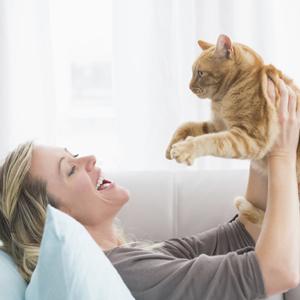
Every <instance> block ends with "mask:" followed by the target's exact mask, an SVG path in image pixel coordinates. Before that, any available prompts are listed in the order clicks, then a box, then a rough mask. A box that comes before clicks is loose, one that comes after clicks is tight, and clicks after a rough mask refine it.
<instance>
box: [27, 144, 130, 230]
mask: <svg viewBox="0 0 300 300" xmlns="http://www.w3.org/2000/svg"><path fill="white" fill-rule="evenodd" d="M30 174H31V175H32V176H33V177H38V178H41V179H42V180H44V181H46V182H47V190H48V192H49V193H50V194H52V195H53V196H54V197H55V198H57V199H58V203H57V207H58V208H59V209H60V210H62V211H64V212H66V213H67V214H69V215H71V216H72V217H74V218H75V219H76V220H77V221H79V222H80V223H81V224H83V225H87V226H94V225H99V224H101V223H103V224H104V223H106V222H112V220H113V219H114V217H115V215H116V214H117V213H118V211H119V210H120V209H121V207H122V206H123V205H124V204H125V203H126V202H127V201H128V198H129V196H128V192H127V190H125V189H124V188H122V187H120V186H118V185H117V184H116V183H110V184H107V188H104V186H103V185H102V186H101V187H100V189H97V188H96V185H97V182H98V179H99V178H100V177H104V178H105V175H104V174H103V172H102V170H101V169H100V168H98V167H96V158H95V157H94V156H92V155H91V156H82V157H80V156H74V155H73V154H72V153H70V152H69V151H68V150H67V149H64V148H56V147H48V146H40V145H36V146H34V150H33V155H32V164H31V169H30Z"/></svg>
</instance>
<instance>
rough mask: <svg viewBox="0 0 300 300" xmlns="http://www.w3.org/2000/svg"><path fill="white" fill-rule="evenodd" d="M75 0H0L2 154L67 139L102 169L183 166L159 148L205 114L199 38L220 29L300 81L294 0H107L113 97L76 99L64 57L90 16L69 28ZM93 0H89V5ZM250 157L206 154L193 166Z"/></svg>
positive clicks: (239, 164)
mask: <svg viewBox="0 0 300 300" xmlns="http://www.w3.org/2000/svg"><path fill="white" fill-rule="evenodd" d="M74 1H75V0H74ZM74 1H71V0H60V1H58V0H56V1H54V0H53V1H51V2H48V0H28V1H22V0H0V41H1V47H0V64H1V68H0V78H1V83H0V118H1V126H0V138H1V143H0V156H1V157H3V154H4V153H6V151H7V150H8V149H11V148H12V147H14V146H15V145H16V144H18V143H20V142H23V141H25V140H27V139H32V138H34V139H38V141H40V142H45V143H50V144H58V145H59V146H68V145H69V144H71V150H74V151H76V152H77V151H79V153H80V154H83V152H86V153H88V152H89V153H95V150H94V149H96V153H95V154H96V155H97V156H98V157H99V156H100V158H101V159H103V160H104V161H108V162H109V163H108V164H107V165H106V168H113V169H118V170H119V169H134V170H141V169H148V170H149V169H150V170H151V169H153V170H154V169H166V170H168V169H181V168H182V169H185V168H187V167H186V166H184V165H179V164H177V163H176V162H174V161H168V160H166V159H165V157H164V154H165V149H166V146H167V144H168V142H169V140H170V138H171V135H172V133H173V132H174V130H175V129H176V128H177V126H179V125H180V124H181V123H182V122H185V121H188V120H206V119H209V117H210V104H209V100H201V99H198V98H197V97H196V96H195V95H193V94H192V93H191V92H190V91H189V88H188V86H189V80H190V78H191V66H192V63H193V62H194V60H195V59H196V57H197V56H198V55H199V54H200V49H199V47H198V45H197V40H198V39H204V40H207V41H209V42H213V43H214V42H215V41H216V39H217V37H218V35H219V34H220V33H225V34H228V35H229V36H230V37H231V38H232V39H233V40H234V41H238V42H242V43H245V44H247V45H249V46H251V47H253V48H254V49H255V50H257V52H259V53H260V54H261V55H262V56H263V57H264V58H265V61H266V63H270V62H271V63H273V64H274V65H275V66H277V67H279V68H280V69H282V70H283V71H284V72H285V73H286V74H288V75H289V76H290V77H292V78H294V79H295V81H296V82H298V83H299V82H300V69H299V67H298V63H297V62H298V61H299V53H300V51H299V50H300V42H299V41H298V39H297V36H298V28H299V25H300V24H299V23H300V19H299V18H298V15H297V14H298V11H299V8H300V5H299V4H298V2H297V1H296V0H294V1H292V0H290V1H286V2H284V3H283V2H282V1H279V0H244V1H238V0H226V1H224V0H186V1H182V0H163V1H161V0H126V1H123V0H113V1H112V3H113V9H112V19H113V32H112V36H113V47H112V49H113V53H112V62H113V67H112V69H113V81H112V95H113V97H112V103H110V104H109V105H108V106H106V107H104V106H101V105H98V104H97V105H95V106H93V107H92V106H91V107H89V104H88V102H86V104H82V105H81V106H78V107H77V106H76V107H75V106H74V105H73V103H74V102H72V101H70V99H69V98H70V97H71V95H72V91H71V85H72V84H71V83H70V70H69V69H70V63H69V64H67V63H66V61H68V60H69V61H70V62H71V63H72V61H71V59H69V58H68V57H67V56H68V55H69V53H74V52H72V51H69V50H67V49H66V47H67V46H68V45H67V44H66V42H67V40H70V39H71V38H70V36H71V37H72V39H74V38H76V30H78V28H80V27H81V26H80V24H81V25H82V26H83V25H84V24H85V23H88V22H87V20H86V19H84V18H88V17H89V16H86V14H85V13H83V14H82V18H80V15H79V17H78V18H77V17H76V18H74V17H73V19H74V20H75V21H76V22H77V23H76V27H73V26H72V22H71V21H72V20H71V19H70V18H68V16H70V13H72V12H73V10H72V8H74V5H75V3H76V4H78V3H81V4H80V5H82V9H83V10H84V2H83V1H80V0H76V1H75V2H74ZM99 1H100V0H99ZM99 1H96V0H95V1H91V0H89V6H91V5H93V3H97V5H98V6H99V3H100V2H99ZM95 7H96V6H95ZM89 9H92V8H91V7H89ZM78 11H79V14H80V10H78V9H77V12H76V14H77V13H78ZM87 11H88V10H87ZM96 15H97V14H94V15H93V18H94V17H95V16H96ZM58 19H59V20H60V22H57V20H58ZM74 20H73V21H74ZM91 23H92V22H91ZM95 24H97V23H95ZM64 26H65V27H64ZM63 27H64V28H63ZM96 27H97V26H96ZM98 27H99V30H102V28H100V27H101V26H98ZM76 28H77V29H76ZM72 30H73V31H74V32H73V31H72ZM96 30H97V28H96ZM70 33H71V34H70ZM59 34H60V35H59ZM82 38H84V37H83V35H82V33H81V35H80V39H82ZM89 39H90V40H92V38H89ZM96 39H97V40H99V39H100V40H101V38H99V36H96V35H95V40H96ZM53 40H56V43H53ZM82 42H83V43H86V42H87V41H84V40H83V41H82ZM98 42H99V41H98ZM78 44H80V43H78ZM98 44H99V43H98ZM98 44H97V45H98ZM91 47H93V46H91ZM91 47H90V49H91ZM97 47H100V48H101V45H100V46H99V45H98V46H97ZM103 47H104V45H103ZM106 48H107V47H106ZM108 48H109V47H108ZM96 49H99V48H96ZM91 53H92V52H91ZM68 68H69V69H68ZM106 105H107V103H106ZM88 140H89V141H90V142H88ZM72 146H73V148H72ZM98 153H99V155H98ZM102 154H103V155H102ZM247 166H248V162H247V161H240V160H231V159H221V158H211V157H204V158H200V159H199V160H197V163H196V164H195V165H194V166H192V167H189V168H191V169H193V168H194V169H197V168H244V167H247Z"/></svg>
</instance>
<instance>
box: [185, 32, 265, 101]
mask: <svg viewBox="0 0 300 300" xmlns="http://www.w3.org/2000/svg"><path fill="white" fill-rule="evenodd" d="M198 44H199V46H200V47H201V48H202V50H203V52H202V53H201V55H200V56H199V57H198V59H197V60H196V61H195V62H194V64H193V77H192V79H191V82H190V89H191V90H192V92H193V93H195V94H196V95H197V96H198V97H200V98H210V99H212V100H220V99H217V98H218V97H220V96H221V95H224V92H226V91H225V90H228V89H229V88H230V87H231V85H232V84H234V82H235V80H237V79H238V78H240V77H239V76H241V75H242V73H243V72H251V71H253V70H254V69H256V68H261V67H262V66H263V60H262V59H261V57H260V56H259V55H258V54H257V53H256V52H255V51H253V50H252V49H250V48H249V47H247V46H245V45H242V44H238V43H233V42H231V40H230V38H229V37H228V36H226V35H223V34H222V35H220V36H219V37H218V41H217V44H216V45H213V44H210V43H207V42H205V41H201V40H200V41H198Z"/></svg>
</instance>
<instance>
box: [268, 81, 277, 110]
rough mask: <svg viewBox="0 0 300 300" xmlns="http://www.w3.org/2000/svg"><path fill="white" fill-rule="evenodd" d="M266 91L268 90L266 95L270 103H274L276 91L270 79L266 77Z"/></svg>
mask: <svg viewBox="0 0 300 300" xmlns="http://www.w3.org/2000/svg"><path fill="white" fill-rule="evenodd" d="M267 92H268V96H269V97H270V99H271V101H272V103H273V104H274V103H275V97H276V93H275V86H274V83H273V81H272V80H271V79H268V85H267Z"/></svg>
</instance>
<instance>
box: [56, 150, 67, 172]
mask: <svg viewBox="0 0 300 300" xmlns="http://www.w3.org/2000/svg"><path fill="white" fill-rule="evenodd" d="M64 151H65V152H67V153H68V152H69V151H68V149H67V148H64ZM64 158H66V157H65V156H63V157H61V158H60V159H59V161H58V173H59V174H61V163H62V161H63V159H64Z"/></svg>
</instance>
